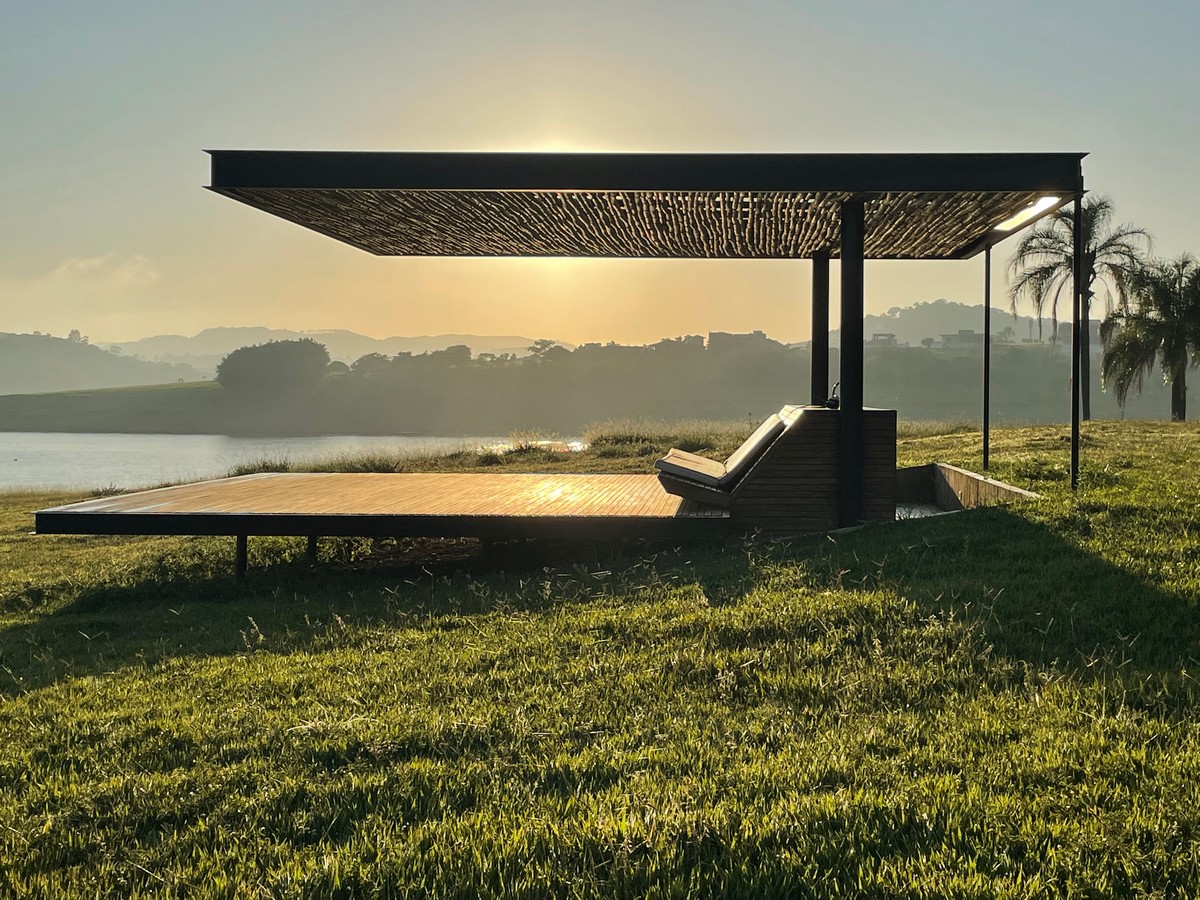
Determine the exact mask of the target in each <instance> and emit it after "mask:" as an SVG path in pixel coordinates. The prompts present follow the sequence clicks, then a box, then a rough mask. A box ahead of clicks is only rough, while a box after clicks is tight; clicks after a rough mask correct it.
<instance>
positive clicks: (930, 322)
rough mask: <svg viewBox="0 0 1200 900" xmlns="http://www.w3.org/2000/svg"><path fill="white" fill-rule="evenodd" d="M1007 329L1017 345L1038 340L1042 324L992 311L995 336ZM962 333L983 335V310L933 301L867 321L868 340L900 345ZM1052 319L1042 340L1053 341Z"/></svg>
mask: <svg viewBox="0 0 1200 900" xmlns="http://www.w3.org/2000/svg"><path fill="white" fill-rule="evenodd" d="M1005 328H1011V329H1012V335H1011V336H1010V340H1011V341H1013V342H1015V343H1020V342H1021V341H1027V340H1037V337H1038V321H1037V319H1035V318H1032V317H1031V316H1014V315H1013V314H1012V313H1010V312H1008V311H1007V310H1006V309H1003V308H1001V307H999V306H993V307H992V336H993V337H996V336H997V335H999V334H1000V333H1001V332H1002V331H1003V330H1004V329H1005ZM959 331H978V332H982V331H983V306H982V305H980V304H975V305H969V304H966V303H959V302H957V301H955V300H930V301H928V302H923V303H914V304H913V305H912V306H893V307H892V308H891V309H889V310H888V311H887V312H886V313H884V314H883V315H878V316H876V315H869V316H866V317H865V318H864V319H863V334H864V335H865V336H866V338H867V340H870V339H871V336H872V335H873V334H894V335H896V341H897V343H899V344H908V345H910V346H913V347H919V346H920V345H921V341H922V340H923V339H924V338H934V339H935V340H936V339H938V338H939V337H940V336H941V335H943V334H957V333H958V332H959ZM1051 331H1052V329H1051V322H1050V319H1048V318H1046V319H1042V332H1043V334H1042V336H1043V338H1044V339H1045V340H1047V341H1049V340H1050V335H1051ZM841 338H842V333H841V330H840V329H834V330H833V331H831V332H830V333H829V342H830V344H832V345H833V346H835V347H836V346H840V345H841Z"/></svg>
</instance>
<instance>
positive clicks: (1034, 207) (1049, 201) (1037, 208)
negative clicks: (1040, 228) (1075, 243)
mask: <svg viewBox="0 0 1200 900" xmlns="http://www.w3.org/2000/svg"><path fill="white" fill-rule="evenodd" d="M1059 199H1060V198H1058V197H1043V198H1042V199H1041V200H1038V201H1037V202H1036V203H1033V204H1030V205H1029V206H1027V207H1025V208H1024V209H1023V210H1021V211H1020V212H1019V213H1017V214H1016V215H1015V216H1013V217H1012V218H1011V219H1005V220H1004V221H1003V222H1001V223H1000V224H999V225H997V226H996V228H995V230H996V231H1012V230H1013V229H1014V228H1017V227H1019V226H1021V225H1024V224H1025V223H1026V222H1028V221H1029V220H1030V219H1032V218H1033V217H1034V216H1037V215H1040V214H1041V213H1044V212H1045V211H1046V210H1048V209H1049V208H1050V207H1052V206H1053V205H1054V204H1055V203H1057V202H1058V201H1059Z"/></svg>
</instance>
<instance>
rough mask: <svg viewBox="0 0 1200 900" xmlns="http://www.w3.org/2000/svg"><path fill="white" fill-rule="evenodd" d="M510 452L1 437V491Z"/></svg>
mask: <svg viewBox="0 0 1200 900" xmlns="http://www.w3.org/2000/svg"><path fill="white" fill-rule="evenodd" d="M507 445H508V440H507V439H506V438H502V437H497V436H495V435H482V436H475V435H471V436H465V437H411V436H397V437H389V436H382V437H380V436H362V435H328V436H323V437H289V438H257V437H228V436H226V435H219V434H55V433H41V432H38V433H30V432H0V489H4V488H43V487H68V488H98V487H109V486H113V487H119V488H131V487H144V486H146V485H151V484H160V483H162V482H164V481H194V480H197V479H201V478H211V477H214V476H215V477H219V476H223V475H225V474H227V473H228V472H229V470H230V469H231V468H233V467H234V466H237V465H241V464H245V463H251V462H257V461H260V460H263V459H270V460H292V461H301V460H310V459H320V458H327V457H330V456H340V455H342V454H347V453H367V452H387V453H397V452H399V453H417V452H430V451H448V450H458V449H461V448H464V447H465V448H470V449H475V448H478V447H490V448H496V449H502V448H504V447H505V446H507Z"/></svg>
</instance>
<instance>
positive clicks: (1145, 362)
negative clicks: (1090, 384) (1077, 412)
mask: <svg viewBox="0 0 1200 900" xmlns="http://www.w3.org/2000/svg"><path fill="white" fill-rule="evenodd" d="M1128 288H1129V298H1130V303H1129V304H1128V305H1127V306H1125V307H1122V308H1121V309H1119V310H1117V311H1116V312H1115V313H1113V314H1112V315H1111V316H1109V317H1108V318H1107V319H1105V320H1104V324H1103V325H1101V326H1100V336H1101V338H1102V339H1103V340H1104V362H1103V364H1102V366H1101V374H1102V376H1103V378H1104V381H1105V382H1106V383H1108V382H1111V383H1112V386H1113V390H1114V391H1115V393H1116V395H1117V402H1118V403H1119V404H1121V406H1122V407H1124V406H1125V398H1126V397H1127V396H1128V395H1129V389H1130V388H1131V387H1135V388H1137V390H1138V393H1141V390H1142V379H1143V378H1144V377H1145V375H1146V374H1147V373H1149V372H1150V371H1152V370H1153V368H1154V364H1155V363H1158V364H1159V365H1160V366H1161V367H1162V372H1163V378H1164V379H1165V380H1166V381H1167V383H1168V384H1170V385H1171V421H1173V422H1182V421H1184V420H1185V419H1186V418H1187V382H1186V378H1187V370H1188V369H1189V368H1190V367H1191V366H1194V365H1200V265H1197V263H1196V260H1195V258H1194V257H1192V256H1191V255H1189V254H1187V253H1185V254H1183V256H1180V257H1179V258H1178V259H1173V260H1170V261H1162V260H1158V261H1155V262H1152V263H1148V264H1146V265H1145V266H1143V267H1142V268H1140V269H1139V270H1137V271H1135V272H1134V273H1133V275H1132V277H1131V278H1130V279H1129V282H1128Z"/></svg>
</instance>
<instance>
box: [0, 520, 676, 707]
mask: <svg viewBox="0 0 1200 900" xmlns="http://www.w3.org/2000/svg"><path fill="white" fill-rule="evenodd" d="M303 548H304V540H303V539H292V538H259V539H253V538H252V539H251V541H250V570H249V573H248V577H246V578H245V579H244V580H238V579H236V578H235V577H234V576H233V542H232V539H227V538H189V539H185V540H184V541H182V542H181V543H180V544H179V545H178V546H177V548H176V549H173V550H171V551H168V552H165V553H161V554H156V555H153V556H150V557H148V558H147V557H142V558H140V559H139V560H138V561H137V562H133V563H130V564H129V565H127V566H125V567H124V568H119V569H116V570H114V571H113V572H112V573H109V577H108V578H107V580H105V581H104V582H102V583H94V584H84V585H79V584H78V583H76V581H75V580H74V579H73V578H71V577H66V578H64V579H62V580H61V581H59V582H56V583H55V584H53V585H30V586H29V587H27V588H26V589H24V590H23V591H21V592H19V593H18V594H17V595H13V596H10V597H8V598H7V599H6V600H5V609H4V610H3V611H4V612H5V613H8V614H10V615H14V614H15V615H16V616H20V618H21V619H22V621H20V622H19V623H18V624H12V625H10V626H9V627H7V628H4V629H2V630H0V696H5V695H9V696H11V695H13V694H16V693H22V692H26V691H32V690H37V689H39V688H42V687H46V686H49V685H52V684H54V683H56V682H58V681H60V680H62V679H65V678H73V677H81V676H87V675H96V674H101V673H105V672H112V671H115V670H118V669H123V668H126V667H130V666H150V665H153V664H155V663H157V662H160V661H163V660H166V659H183V658H188V657H211V656H223V655H231V654H237V653H247V652H251V651H254V650H257V649H269V650H271V651H273V652H290V651H294V650H297V649H301V648H304V647H307V646H310V645H312V644H313V642H314V641H316V640H319V639H321V638H322V637H324V636H327V635H328V634H329V633H330V631H331V629H338V630H344V629H345V628H346V627H347V626H355V625H372V626H376V625H391V626H394V627H447V626H446V625H445V621H444V620H445V619H446V618H447V617H449V618H459V617H464V616H472V615H482V614H488V613H493V612H498V611H499V612H517V611H522V612H536V611H537V610H541V609H545V608H548V607H552V606H555V605H559V604H562V603H564V602H572V601H574V600H586V599H589V597H591V596H592V594H591V593H590V592H589V591H588V590H586V589H584V588H585V586H586V585H585V583H586V582H587V581H588V580H589V579H591V578H593V576H594V573H600V575H602V576H613V575H614V573H621V572H624V571H626V570H630V569H632V570H634V571H635V572H637V571H641V572H643V573H644V572H645V571H647V569H646V567H647V561H648V560H651V561H652V560H653V559H655V558H657V557H656V555H657V553H658V552H659V551H660V549H661V548H658V547H655V546H652V545H650V544H647V543H644V542H628V543H624V544H600V545H597V544H595V543H589V544H580V543H578V542H570V541H536V542H533V541H513V542H506V543H498V544H493V545H489V546H482V545H480V543H479V542H477V541H468V540H448V539H429V540H395V541H392V540H383V541H380V540H371V539H327V540H325V541H323V542H322V544H321V547H320V555H319V558H318V559H316V560H313V559H310V558H308V557H307V556H306V555H305V553H304V549H303ZM637 577H638V576H636V575H635V576H634V578H635V579H636V578H637ZM63 595H66V598H67V599H66V600H65V601H64V600H63V599H62V597H63ZM22 614H23V615H22ZM439 620H441V621H442V624H437V623H438V622H439ZM266 635H269V636H270V640H269V641H268V640H267V639H266V637H265V636H266Z"/></svg>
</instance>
